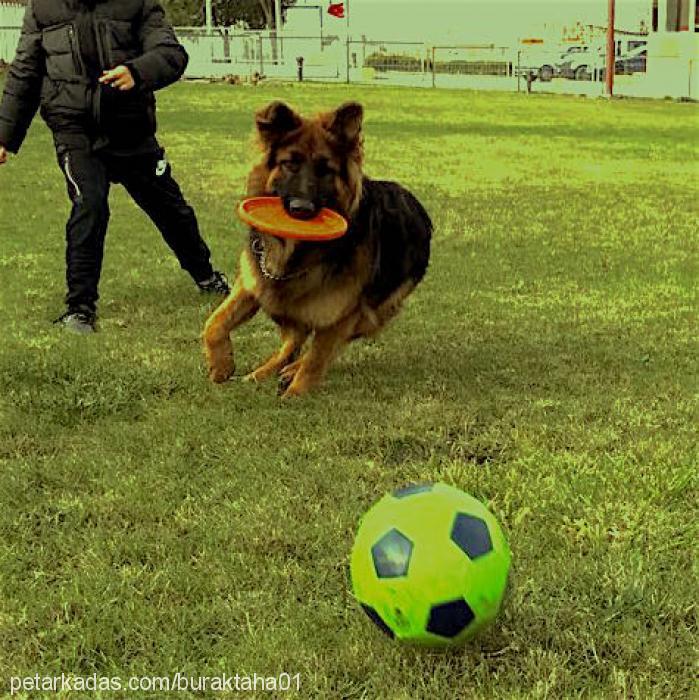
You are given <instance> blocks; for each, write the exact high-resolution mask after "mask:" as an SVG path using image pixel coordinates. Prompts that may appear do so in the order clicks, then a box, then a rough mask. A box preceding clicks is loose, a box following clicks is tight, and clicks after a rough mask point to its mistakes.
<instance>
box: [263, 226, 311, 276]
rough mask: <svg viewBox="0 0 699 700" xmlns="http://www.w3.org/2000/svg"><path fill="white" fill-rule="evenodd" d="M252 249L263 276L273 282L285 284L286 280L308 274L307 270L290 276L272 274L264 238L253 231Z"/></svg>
mask: <svg viewBox="0 0 699 700" xmlns="http://www.w3.org/2000/svg"><path fill="white" fill-rule="evenodd" d="M250 249H251V250H252V253H253V255H254V256H255V259H256V260H257V264H258V265H259V266H260V272H261V273H262V276H263V277H265V278H266V279H268V280H273V281H274V282H285V281H286V280H290V279H294V278H295V277H301V275H305V274H306V270H299V271H298V272H294V273H292V274H289V275H275V274H274V273H273V272H270V271H269V270H268V269H267V251H266V250H265V242H264V241H263V240H262V237H261V236H260V235H259V234H258V233H257V231H253V233H252V237H251V241H250Z"/></svg>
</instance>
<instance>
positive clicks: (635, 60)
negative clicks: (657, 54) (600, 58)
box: [614, 44, 648, 75]
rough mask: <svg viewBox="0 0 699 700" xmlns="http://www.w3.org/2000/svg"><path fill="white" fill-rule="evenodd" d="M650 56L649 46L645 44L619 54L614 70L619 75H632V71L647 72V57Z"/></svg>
mask: <svg viewBox="0 0 699 700" xmlns="http://www.w3.org/2000/svg"><path fill="white" fill-rule="evenodd" d="M647 57H648V47H647V46H646V45H645V44H644V45H642V46H637V47H636V48H635V49H631V51H629V52H627V53H626V54H624V55H623V56H619V57H618V58H617V59H616V61H615V63H614V72H615V73H616V74H617V75H619V74H622V75H631V74H632V73H645V72H646V59H647Z"/></svg>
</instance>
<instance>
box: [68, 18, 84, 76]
mask: <svg viewBox="0 0 699 700" xmlns="http://www.w3.org/2000/svg"><path fill="white" fill-rule="evenodd" d="M68 38H69V40H70V52H71V54H72V55H73V63H74V64H75V70H77V71H78V73H80V74H81V75H84V74H85V69H84V67H83V62H82V59H81V58H80V51H79V50H78V41H77V39H76V37H75V27H74V26H73V25H72V24H69V25H68Z"/></svg>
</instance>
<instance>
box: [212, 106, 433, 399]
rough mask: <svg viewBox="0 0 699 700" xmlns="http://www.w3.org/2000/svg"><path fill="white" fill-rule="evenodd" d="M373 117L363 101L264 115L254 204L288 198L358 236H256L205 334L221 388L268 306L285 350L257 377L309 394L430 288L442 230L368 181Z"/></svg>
mask: <svg viewBox="0 0 699 700" xmlns="http://www.w3.org/2000/svg"><path fill="white" fill-rule="evenodd" d="M362 119H363V110H362V107H361V105H359V104H357V103H354V102H348V103H345V104H343V105H341V106H340V107H339V108H338V109H337V110H335V111H333V112H328V113H325V114H320V115H318V116H316V117H314V118H304V117H301V116H300V115H299V114H297V113H296V112H295V111H294V110H292V109H291V108H290V107H289V106H288V105H286V104H284V103H283V102H272V103H271V104H269V105H268V106H267V107H265V108H263V109H261V110H260V111H259V112H257V114H256V126H257V135H258V140H259V144H260V146H261V148H262V151H263V153H264V157H263V159H262V162H260V163H259V164H258V165H257V166H256V167H254V168H253V169H252V171H251V172H250V174H249V177H248V188H247V191H248V195H249V196H262V195H275V196H279V197H281V198H282V201H283V203H284V208H285V209H286V211H287V212H288V213H289V214H290V215H291V216H293V217H296V218H299V219H310V218H312V217H314V216H315V215H316V214H317V213H318V212H319V210H320V209H321V208H322V207H328V208H330V209H334V210H335V211H337V212H339V213H340V214H342V215H343V216H344V217H345V218H346V219H347V221H348V223H349V228H348V231H347V233H346V234H345V235H344V236H342V237H341V238H338V239H335V240H333V241H325V242H308V241H295V240H289V239H283V238H279V237H275V236H272V235H267V234H263V233H260V232H258V231H256V230H254V229H253V230H251V231H250V241H249V244H248V245H247V246H246V247H245V249H244V250H243V252H242V254H241V256H240V263H239V271H238V276H237V279H236V280H235V283H234V285H233V288H232V290H231V293H230V295H229V296H228V298H227V299H226V300H225V301H224V302H223V303H222V304H221V306H219V307H218V308H217V309H216V310H215V311H214V312H213V314H212V315H211V317H210V318H209V319H208V321H207V323H206V327H205V329H204V333H203V339H204V347H205V354H206V359H207V363H208V370H209V377H210V378H211V380H212V381H214V382H224V381H226V380H227V379H229V378H230V377H231V375H232V374H233V369H234V362H233V352H232V346H231V339H230V333H231V331H232V330H233V329H234V328H236V327H237V326H239V325H240V324H242V323H244V322H245V321H247V320H249V319H250V318H252V317H253V316H254V315H255V314H256V313H257V311H258V310H259V309H260V308H262V309H263V310H264V311H265V312H266V313H267V315H268V316H270V317H271V319H272V320H273V321H274V322H275V323H276V324H277V325H278V326H279V331H280V334H281V347H280V348H279V350H278V351H277V352H275V353H274V354H273V355H272V356H271V357H270V358H269V359H268V360H267V361H266V362H265V363H264V364H262V365H261V366H260V367H258V368H257V369H256V370H255V371H254V372H252V373H251V374H249V375H248V376H247V377H246V379H248V380H252V381H256V382H259V381H262V380H264V379H267V378H268V377H271V376H274V375H278V376H279V377H280V392H281V393H282V395H283V396H284V397H291V396H299V395H301V394H305V393H306V392H307V391H309V389H311V388H312V387H314V386H315V385H317V384H318V383H319V382H320V381H321V380H322V379H323V377H324V375H325V373H326V371H327V369H328V367H329V365H330V363H331V362H332V360H333V358H334V357H335V356H336V355H337V353H338V352H339V350H340V349H341V348H342V347H343V346H344V345H345V344H346V343H347V342H348V341H350V340H353V339H355V338H360V337H366V336H372V335H374V334H376V333H377V332H378V331H379V330H381V329H382V328H383V327H384V326H385V325H386V323H387V322H388V321H389V320H390V319H391V318H392V317H393V316H395V315H396V314H397V313H398V311H399V310H400V307H401V304H402V302H403V300H404V299H405V298H406V297H407V296H408V294H410V292H412V290H413V289H414V288H415V286H416V285H417V284H418V283H419V282H420V280H421V279H422V278H423V276H424V274H425V271H426V269H427V265H428V262H429V256H430V239H431V235H432V222H431V221H430V217H429V216H428V214H427V212H426V211H425V210H424V209H423V207H422V205H421V204H420V203H419V202H418V201H417V199H415V197H414V196H413V195H412V194H411V193H410V192H408V191H407V190H406V189H405V188H403V187H401V185H398V184H397V183H394V182H383V181H379V180H371V179H369V178H368V177H366V176H365V175H363V173H362V161H363V138H362ZM310 337H312V339H311V342H310V347H309V348H308V350H306V352H305V353H303V354H300V353H301V350H302V349H303V346H304V344H305V343H306V341H307V340H308V339H309V338H310Z"/></svg>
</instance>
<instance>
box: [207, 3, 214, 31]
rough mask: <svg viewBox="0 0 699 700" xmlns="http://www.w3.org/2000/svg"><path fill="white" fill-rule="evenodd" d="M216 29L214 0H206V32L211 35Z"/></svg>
mask: <svg viewBox="0 0 699 700" xmlns="http://www.w3.org/2000/svg"><path fill="white" fill-rule="evenodd" d="M213 29H214V11H213V7H212V0H206V33H207V34H209V35H211V34H212V32H213Z"/></svg>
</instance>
